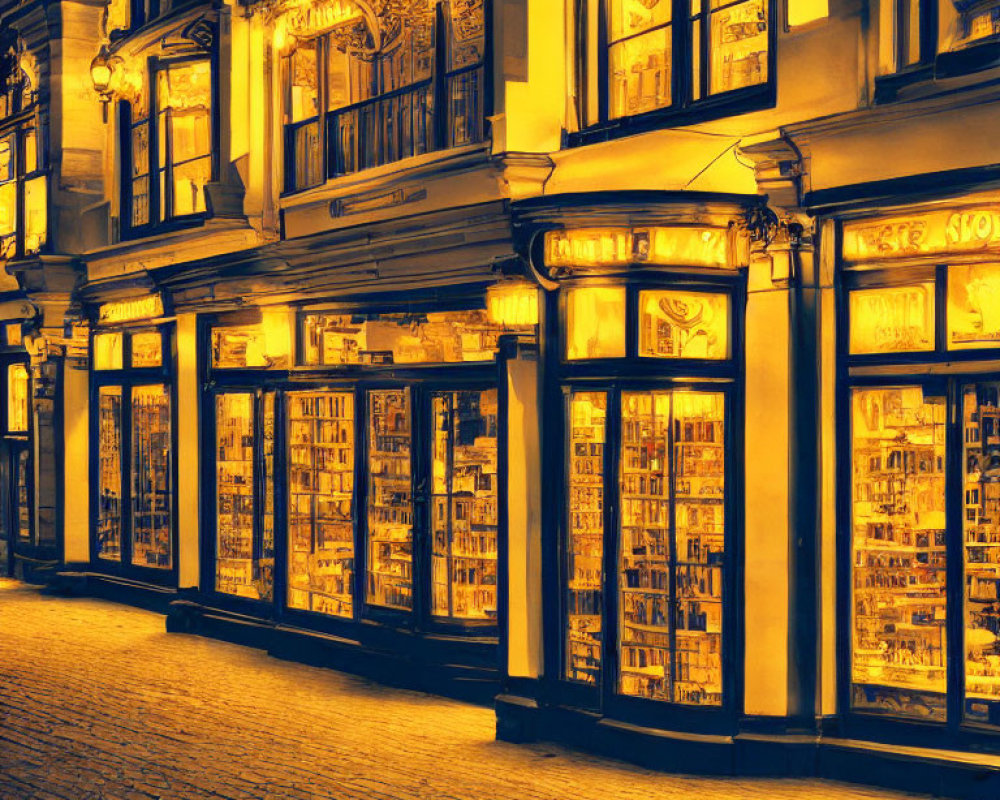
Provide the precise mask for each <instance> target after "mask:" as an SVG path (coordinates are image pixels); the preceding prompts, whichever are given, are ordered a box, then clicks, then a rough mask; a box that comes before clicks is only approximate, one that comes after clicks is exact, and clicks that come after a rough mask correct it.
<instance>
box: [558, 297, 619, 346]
mask: <svg viewBox="0 0 1000 800" xmlns="http://www.w3.org/2000/svg"><path fill="white" fill-rule="evenodd" d="M624 356H625V289H624V287H614V286H602V287H587V288H582V289H568V290H567V291H566V358H568V359H570V360H575V359H583V358H623V357H624Z"/></svg>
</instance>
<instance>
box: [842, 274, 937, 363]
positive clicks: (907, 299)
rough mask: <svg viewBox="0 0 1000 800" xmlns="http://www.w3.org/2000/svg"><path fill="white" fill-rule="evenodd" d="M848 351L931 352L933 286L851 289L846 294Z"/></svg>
mask: <svg viewBox="0 0 1000 800" xmlns="http://www.w3.org/2000/svg"><path fill="white" fill-rule="evenodd" d="M850 298H851V299H850V330H851V334H850V351H851V352H852V353H904V352H912V351H924V350H933V349H934V284H933V283H920V284H917V285H915V286H891V287H885V288H879V289H855V290H854V291H852V292H851V294H850Z"/></svg>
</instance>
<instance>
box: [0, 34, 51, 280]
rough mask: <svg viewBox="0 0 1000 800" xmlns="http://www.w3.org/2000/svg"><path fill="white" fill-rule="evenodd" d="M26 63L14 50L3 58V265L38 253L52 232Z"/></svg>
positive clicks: (0, 244) (0, 80) (0, 251)
mask: <svg viewBox="0 0 1000 800" xmlns="http://www.w3.org/2000/svg"><path fill="white" fill-rule="evenodd" d="M25 58H26V57H25V55H24V54H23V53H18V52H17V51H16V50H15V49H14V48H11V49H10V50H8V51H7V52H6V53H4V54H3V55H0V261H5V260H7V259H11V258H17V257H22V256H25V255H31V254H33V253H37V252H38V251H39V250H40V249H41V247H42V245H43V244H44V243H45V240H46V234H47V227H48V226H47V203H46V192H47V185H46V178H45V172H44V166H45V164H44V151H45V148H44V147H41V146H40V144H39V131H38V127H37V124H36V121H35V117H34V115H33V114H32V113H31V111H32V109H33V107H34V105H35V102H36V99H37V94H36V90H35V87H34V85H33V81H32V75H31V71H30V70H29V69H27V68H26V67H25V60H24V59H25Z"/></svg>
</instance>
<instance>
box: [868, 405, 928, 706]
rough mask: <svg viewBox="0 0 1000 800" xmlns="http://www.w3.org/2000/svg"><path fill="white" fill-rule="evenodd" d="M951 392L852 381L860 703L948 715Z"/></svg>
mask: <svg viewBox="0 0 1000 800" xmlns="http://www.w3.org/2000/svg"><path fill="white" fill-rule="evenodd" d="M946 421H947V404H946V401H945V398H944V397H933V396H925V394H924V391H923V389H922V387H920V386H907V387H891V388H881V387H880V388H872V389H867V388H865V389H854V391H853V397H852V414H851V427H852V437H853V492H852V494H853V502H852V531H853V534H852V551H853V553H852V555H853V559H852V561H853V598H852V613H853V620H852V626H853V643H852V680H853V686H852V705H853V706H854V707H855V708H859V709H864V710H868V711H873V712H879V713H884V714H890V715H895V716H907V717H916V718H921V719H933V720H943V719H944V718H945V713H946V709H945V696H944V693H945V688H946V686H945V684H946V672H947V669H946V653H947V648H946V627H945V622H946V553H945V543H946V541H945V428H946Z"/></svg>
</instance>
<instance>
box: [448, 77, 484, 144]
mask: <svg viewBox="0 0 1000 800" xmlns="http://www.w3.org/2000/svg"><path fill="white" fill-rule="evenodd" d="M483 94H484V89H483V70H481V69H475V70H472V71H471V72H463V73H462V74H461V75H454V76H452V77H450V78H448V96H449V98H450V105H449V108H448V113H449V115H450V117H449V129H450V131H451V139H450V144H451V146H452V147H460V146H461V145H463V144H472V143H473V142H479V141H482V138H483V119H484V113H485V112H484V108H483Z"/></svg>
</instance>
